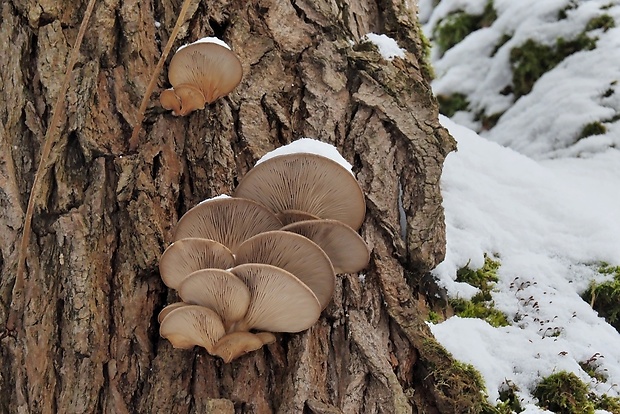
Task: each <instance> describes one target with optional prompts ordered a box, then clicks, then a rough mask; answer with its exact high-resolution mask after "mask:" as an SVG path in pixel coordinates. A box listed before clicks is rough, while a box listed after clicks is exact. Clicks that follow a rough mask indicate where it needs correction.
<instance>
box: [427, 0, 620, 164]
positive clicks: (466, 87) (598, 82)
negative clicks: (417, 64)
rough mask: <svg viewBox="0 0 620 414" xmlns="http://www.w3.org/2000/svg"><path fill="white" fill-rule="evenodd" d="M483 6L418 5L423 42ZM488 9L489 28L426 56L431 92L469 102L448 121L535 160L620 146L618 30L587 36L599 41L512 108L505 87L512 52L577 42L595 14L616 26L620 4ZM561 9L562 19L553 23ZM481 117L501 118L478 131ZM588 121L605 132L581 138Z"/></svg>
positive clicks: (514, 4) (464, 0) (477, 1)
mask: <svg viewBox="0 0 620 414" xmlns="http://www.w3.org/2000/svg"><path fill="white" fill-rule="evenodd" d="M486 3H487V0H455V1H449V2H448V1H442V2H440V3H439V4H438V5H437V6H436V7H435V8H433V6H432V4H433V2H432V1H428V0H427V1H422V2H420V17H421V19H422V22H423V23H424V26H423V28H424V31H425V33H426V35H427V37H429V38H430V39H431V40H432V37H433V30H434V29H435V27H436V26H437V25H438V24H440V22H441V19H443V18H445V17H446V16H447V15H449V14H450V13H454V12H456V11H458V10H463V11H466V12H467V13H470V14H474V15H475V14H481V12H482V10H483V8H484V6H485V4H486ZM571 4H572V5H573V6H574V7H573V8H570V5H571ZM493 5H494V8H495V10H496V13H497V19H496V20H495V21H494V22H493V23H492V24H491V25H490V26H489V27H485V28H482V29H479V30H476V31H474V32H472V33H471V34H469V35H468V36H467V37H466V38H465V39H464V40H463V41H462V42H460V43H459V44H457V45H456V46H454V47H453V48H451V49H449V50H448V51H446V52H445V53H444V54H443V55H442V54H441V51H438V50H437V49H433V52H432V54H431V60H432V63H433V66H434V69H435V72H436V75H437V79H436V80H435V81H434V82H433V85H432V86H433V90H434V92H435V93H436V94H437V95H450V94H453V93H462V94H464V95H466V97H467V100H468V101H469V103H470V105H469V108H468V109H467V110H466V111H460V112H457V113H456V114H455V115H454V117H453V120H455V121H457V122H459V123H461V124H463V125H466V126H469V127H470V128H472V129H474V130H476V131H477V132H479V133H481V134H482V135H483V136H484V137H486V138H488V139H490V140H492V141H495V142H498V143H501V144H502V145H505V146H509V147H511V148H514V149H516V150H517V151H519V152H521V153H523V154H526V155H528V156H530V157H532V158H536V159H545V158H557V157H564V156H590V155H592V154H594V153H597V152H601V151H604V150H605V149H606V148H610V147H614V146H616V147H617V146H619V145H620V123H619V121H620V117H619V116H618V115H619V114H620V96H619V94H618V93H617V92H616V89H617V86H618V85H617V84H618V81H619V80H620V73H619V72H618V69H617V68H618V67H620V27H616V28H611V29H609V30H607V31H603V30H602V29H595V30H590V31H587V32H585V33H586V35H587V36H588V37H590V38H593V39H594V38H596V39H598V40H597V41H596V48H595V49H593V50H581V51H578V52H576V53H574V54H572V55H570V56H568V57H567V58H566V59H564V60H563V61H562V62H560V64H558V65H557V66H556V67H554V68H553V69H551V70H549V71H548V72H546V73H545V74H544V75H543V76H542V77H541V78H540V79H539V80H538V82H536V84H535V85H534V88H533V90H532V91H531V92H530V93H528V94H527V95H525V96H522V97H520V98H519V99H517V100H516V102H515V96H514V95H513V94H512V93H510V92H509V89H508V93H506V90H507V89H506V88H507V87H508V86H510V85H511V84H512V69H511V64H510V52H511V50H512V49H514V48H515V47H519V46H521V45H523V44H524V43H525V42H526V41H527V40H528V39H532V40H535V41H536V42H538V43H541V44H544V45H548V46H551V47H554V45H555V43H556V41H557V39H559V38H563V39H565V40H571V39H575V38H576V37H577V36H578V35H579V34H581V33H584V31H585V28H586V25H587V24H588V22H589V21H590V20H591V19H592V18H594V17H597V16H601V15H609V16H611V17H613V18H614V19H615V21H616V22H620V2H619V1H618V0H614V1H610V0H590V1H583V0H581V1H570V0H545V1H539V0H520V1H511V0H495V1H494V2H493ZM562 10H563V11H564V12H565V14H566V17H565V18H560V17H559V15H560V11H562ZM616 26H620V24H618V23H616ZM504 42H505V43H504ZM560 85H561V86H560ZM480 113H484V114H485V115H487V116H490V115H494V114H502V115H501V117H500V118H499V121H498V123H497V125H496V126H494V127H493V128H491V129H490V130H484V127H483V125H482V123H481V121H480V120H479V119H478V118H479V114H480ZM592 122H601V123H602V124H603V125H604V126H606V128H607V132H606V133H604V134H601V135H594V136H590V137H587V138H583V139H580V136H581V132H582V129H583V127H584V126H585V125H587V124H588V123H592ZM515 131H518V134H516V133H515Z"/></svg>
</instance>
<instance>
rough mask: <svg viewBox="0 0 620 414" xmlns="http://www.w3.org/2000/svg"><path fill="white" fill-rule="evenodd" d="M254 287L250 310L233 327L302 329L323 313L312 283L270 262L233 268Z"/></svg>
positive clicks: (238, 329)
mask: <svg viewBox="0 0 620 414" xmlns="http://www.w3.org/2000/svg"><path fill="white" fill-rule="evenodd" d="M231 272H232V273H234V274H235V275H237V277H239V279H241V280H243V282H244V283H245V284H246V285H247V286H248V288H249V289H250V294H251V299H250V306H249V308H248V312H247V313H246V315H245V316H244V318H243V320H241V321H240V322H239V323H237V324H236V325H235V326H234V327H233V330H235V331H247V330H249V329H260V330H265V331H270V332H301V331H303V330H305V329H308V328H310V327H311V326H312V325H313V324H314V323H315V322H316V321H317V320H318V319H319V316H320V315H321V304H320V303H319V301H318V299H317V298H316V296H315V295H314V293H313V292H312V290H310V288H309V287H308V286H306V285H305V284H304V283H302V282H301V281H300V280H299V279H297V278H296V277H295V276H293V275H292V274H291V273H289V272H287V271H286V270H283V269H280V268H279V267H275V266H271V265H267V264H253V263H252V264H242V265H239V266H236V267H234V268H233V269H231Z"/></svg>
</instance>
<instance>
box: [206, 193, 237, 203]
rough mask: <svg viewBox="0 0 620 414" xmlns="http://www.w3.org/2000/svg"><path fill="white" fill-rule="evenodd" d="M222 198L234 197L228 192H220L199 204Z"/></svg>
mask: <svg viewBox="0 0 620 414" xmlns="http://www.w3.org/2000/svg"><path fill="white" fill-rule="evenodd" d="M222 198H232V197H231V196H229V195H228V194H220V195H216V196H215V197H211V198H207V199H206V200H202V201H201V202H200V203H198V204H202V203H208V202H209V201H213V200H219V199H222Z"/></svg>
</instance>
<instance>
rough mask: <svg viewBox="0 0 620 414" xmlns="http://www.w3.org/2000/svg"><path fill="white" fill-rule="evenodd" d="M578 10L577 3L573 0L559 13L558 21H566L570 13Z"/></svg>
mask: <svg viewBox="0 0 620 414" xmlns="http://www.w3.org/2000/svg"><path fill="white" fill-rule="evenodd" d="M576 8H577V1H575V0H571V1H570V2H568V5H566V7H564V8H563V9H560V11H558V20H564V19H566V18H567V17H568V12H569V11H571V10H574V9H576Z"/></svg>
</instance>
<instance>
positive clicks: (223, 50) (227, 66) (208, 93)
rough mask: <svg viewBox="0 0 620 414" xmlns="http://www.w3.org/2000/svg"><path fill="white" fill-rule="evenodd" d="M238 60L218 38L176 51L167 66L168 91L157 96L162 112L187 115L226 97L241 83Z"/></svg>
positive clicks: (241, 73)
mask: <svg viewBox="0 0 620 414" xmlns="http://www.w3.org/2000/svg"><path fill="white" fill-rule="evenodd" d="M242 76H243V69H242V67H241V62H240V61H239V58H237V56H236V55H235V54H234V53H233V52H232V51H231V50H230V48H229V47H228V45H226V44H225V43H224V42H222V41H221V40H219V39H214V38H205V39H200V40H199V41H197V42H194V43H192V44H190V45H187V46H183V47H181V48H179V49H178V50H177V53H176V54H175V55H174V56H173V57H172V60H171V61H170V66H169V67H168V79H169V80H170V84H171V85H172V88H170V89H166V90H165V91H163V92H162V93H161V95H160V102H161V105H162V107H164V108H165V109H172V111H173V112H172V113H173V114H174V115H181V116H183V115H187V114H189V113H190V112H192V111H194V110H196V109H203V108H204V106H205V104H210V103H212V102H214V101H215V100H216V99H218V98H220V97H222V96H225V95H227V94H229V93H230V92H231V91H232V90H233V89H235V87H236V86H237V85H238V84H239V82H241V77H242Z"/></svg>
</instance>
